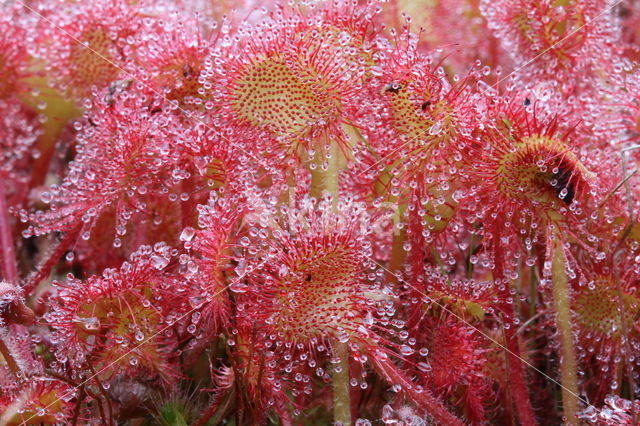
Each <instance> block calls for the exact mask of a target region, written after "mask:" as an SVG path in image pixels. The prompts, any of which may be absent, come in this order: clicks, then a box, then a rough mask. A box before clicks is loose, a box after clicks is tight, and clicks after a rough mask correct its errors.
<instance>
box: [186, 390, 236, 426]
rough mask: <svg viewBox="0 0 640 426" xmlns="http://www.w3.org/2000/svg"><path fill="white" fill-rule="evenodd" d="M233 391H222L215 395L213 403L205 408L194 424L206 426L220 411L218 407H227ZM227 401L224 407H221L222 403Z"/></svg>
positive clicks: (194, 425)
mask: <svg viewBox="0 0 640 426" xmlns="http://www.w3.org/2000/svg"><path fill="white" fill-rule="evenodd" d="M231 392H232V391H229V392H224V391H223V392H220V393H217V394H215V395H214V396H213V398H212V400H211V403H210V404H209V405H208V406H207V408H205V409H204V411H203V412H202V414H201V415H200V417H199V418H198V420H197V421H196V422H195V423H194V424H193V426H205V425H206V424H207V423H208V422H209V420H211V418H212V417H213V416H214V415H215V414H216V413H217V412H218V411H219V410H218V409H219V408H220V409H226V405H228V403H229V399H230V397H229V395H230V393H231ZM223 402H225V404H224V407H222V408H221V404H222V403H223Z"/></svg>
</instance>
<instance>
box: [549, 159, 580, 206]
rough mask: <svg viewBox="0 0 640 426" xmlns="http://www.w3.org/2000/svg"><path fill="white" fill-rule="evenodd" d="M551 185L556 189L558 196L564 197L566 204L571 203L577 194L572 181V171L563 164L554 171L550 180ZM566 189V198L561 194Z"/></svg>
mask: <svg viewBox="0 0 640 426" xmlns="http://www.w3.org/2000/svg"><path fill="white" fill-rule="evenodd" d="M549 184H550V185H551V187H552V188H553V189H555V191H556V195H557V196H558V198H560V199H562V200H563V201H564V202H565V203H566V204H571V203H572V202H573V198H574V197H575V195H576V188H575V185H574V183H573V182H572V181H571V171H570V170H569V169H566V168H564V167H562V166H559V167H558V171H557V172H556V173H554V174H553V175H552V177H551V181H550V182H549ZM563 190H564V191H566V193H565V195H564V198H563V197H561V196H560V194H561V193H562V191H563Z"/></svg>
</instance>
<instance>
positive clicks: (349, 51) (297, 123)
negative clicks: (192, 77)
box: [209, 2, 374, 157]
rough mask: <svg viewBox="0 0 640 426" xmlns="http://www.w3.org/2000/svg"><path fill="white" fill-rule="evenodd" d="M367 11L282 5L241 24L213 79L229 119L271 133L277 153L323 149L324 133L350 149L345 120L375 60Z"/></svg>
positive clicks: (218, 57)
mask: <svg viewBox="0 0 640 426" xmlns="http://www.w3.org/2000/svg"><path fill="white" fill-rule="evenodd" d="M345 4H346V3H345ZM366 11H367V10H366V9H361V8H359V7H353V6H351V5H342V4H341V3H340V2H337V3H335V4H334V3H331V4H329V5H327V6H326V8H320V9H318V10H312V11H311V12H309V13H308V14H301V13H298V12H296V11H293V10H289V9H282V10H280V9H279V10H278V11H277V12H276V13H274V14H273V15H271V16H269V17H268V18H267V19H266V20H265V22H264V23H262V24H259V25H256V26H253V27H248V28H243V32H244V37H243V38H242V40H241V41H240V43H239V46H238V47H235V46H234V47H233V48H231V47H225V46H224V45H225V44H226V43H224V42H223V43H222V44H223V46H222V47H221V48H220V50H219V51H217V52H215V53H214V55H213V56H212V60H211V65H210V74H211V75H212V77H211V78H210V79H209V80H210V84H211V85H212V86H213V88H214V91H213V94H214V96H213V98H214V99H215V100H216V103H217V104H218V105H219V107H220V113H221V114H223V117H224V118H225V120H226V121H227V122H228V123H229V124H231V125H234V126H238V127H245V128H249V129H253V130H254V131H256V132H259V131H266V132H267V133H269V134H271V136H272V137H273V138H275V139H276V140H277V141H278V142H274V141H271V142H269V143H270V144H271V145H272V146H271V147H268V152H270V153H271V154H272V155H280V156H281V157H283V156H285V155H291V154H292V153H295V152H296V150H297V148H298V146H299V145H302V146H303V147H304V148H305V149H308V150H318V149H319V147H320V146H321V145H317V142H316V141H317V140H318V139H322V140H327V138H330V139H335V140H337V141H338V142H339V143H340V144H341V146H342V147H343V148H345V149H346V144H347V143H346V139H347V136H346V135H345V133H344V131H343V129H342V125H343V124H350V121H351V117H350V115H349V105H350V102H351V103H353V101H354V94H355V93H357V91H358V90H360V89H361V85H362V83H363V81H364V80H365V79H366V78H367V75H368V74H367V72H368V68H369V67H370V66H371V63H372V61H373V56H372V54H373V49H374V45H373V36H374V34H373V32H372V30H371V28H370V18H369V17H368V15H367V13H366ZM239 49H241V50H239ZM247 52H248V54H247ZM256 135H257V136H258V135H259V134H256ZM256 139H258V137H256ZM316 145H317V146H316ZM278 153H280V154H278Z"/></svg>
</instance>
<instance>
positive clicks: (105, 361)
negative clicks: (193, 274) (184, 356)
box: [45, 244, 190, 383]
mask: <svg viewBox="0 0 640 426" xmlns="http://www.w3.org/2000/svg"><path fill="white" fill-rule="evenodd" d="M169 252H170V249H169V248H168V247H167V246H166V245H162V244H156V246H155V247H154V248H151V247H150V246H146V247H142V248H140V250H138V251H137V252H136V253H134V254H132V255H131V259H130V261H129V262H125V263H123V264H122V266H121V267H120V268H119V269H107V270H105V271H104V272H103V274H102V276H93V277H90V278H88V279H87V280H85V281H81V280H78V279H73V278H70V279H69V280H67V281H66V282H64V283H59V284H57V294H56V295H55V296H52V297H51V305H50V311H49V312H48V313H47V314H46V315H45V319H46V321H47V322H48V323H49V324H50V325H51V327H52V329H53V336H54V337H53V341H54V342H55V344H56V354H57V355H56V356H57V359H58V361H60V362H62V363H65V362H69V363H70V365H71V366H72V367H73V368H74V369H89V370H91V371H92V372H95V373H93V374H97V376H98V377H99V378H100V380H102V381H103V382H104V381H113V380H123V379H127V378H134V379H142V378H144V379H145V380H151V381H153V380H161V381H163V382H168V383H171V382H173V381H174V380H175V379H176V378H177V377H178V375H179V370H178V366H177V364H176V357H177V355H178V353H177V352H176V349H177V344H178V340H177V339H178V336H177V335H176V330H175V329H173V328H170V325H171V324H173V323H174V322H175V321H177V320H179V319H180V317H181V315H182V314H183V313H184V312H186V311H187V310H188V309H189V308H190V305H189V304H188V303H187V300H186V299H187V297H188V295H189V294H190V292H189V291H188V289H187V288H185V287H184V286H185V285H186V283H185V282H184V280H181V279H179V277H178V276H176V275H174V274H171V273H168V272H166V270H165V269H166V267H167V265H169V263H170V261H171V255H170V254H169Z"/></svg>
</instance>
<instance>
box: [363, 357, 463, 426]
mask: <svg viewBox="0 0 640 426" xmlns="http://www.w3.org/2000/svg"><path fill="white" fill-rule="evenodd" d="M368 357H369V359H370V360H371V362H372V363H373V367H374V368H375V370H376V371H377V372H378V374H380V375H381V376H382V377H384V378H385V379H386V380H387V381H388V382H389V383H393V384H394V385H400V386H401V388H402V391H403V392H405V393H406V395H407V396H409V397H410V398H411V399H412V400H413V401H415V402H416V403H417V404H418V405H419V406H420V407H421V408H423V409H424V410H425V411H426V412H427V413H428V414H429V415H430V416H432V417H433V419H434V420H435V423H436V424H439V425H447V426H463V425H464V423H463V422H462V420H460V419H459V418H458V417H456V416H455V415H453V414H452V413H451V412H449V410H447V408H446V407H445V406H444V405H443V404H442V403H441V402H440V401H438V400H437V399H436V398H435V397H434V396H433V394H431V392H430V391H429V390H427V389H422V390H421V391H418V390H417V389H416V385H415V384H414V383H413V382H412V381H411V380H410V379H409V378H408V377H407V376H406V375H405V374H404V373H403V372H401V371H400V370H398V368H397V367H396V366H395V365H394V364H393V362H392V361H391V360H390V359H389V358H388V357H386V358H383V357H381V356H379V355H378V354H376V353H374V352H373V351H371V353H369V354H368Z"/></svg>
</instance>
